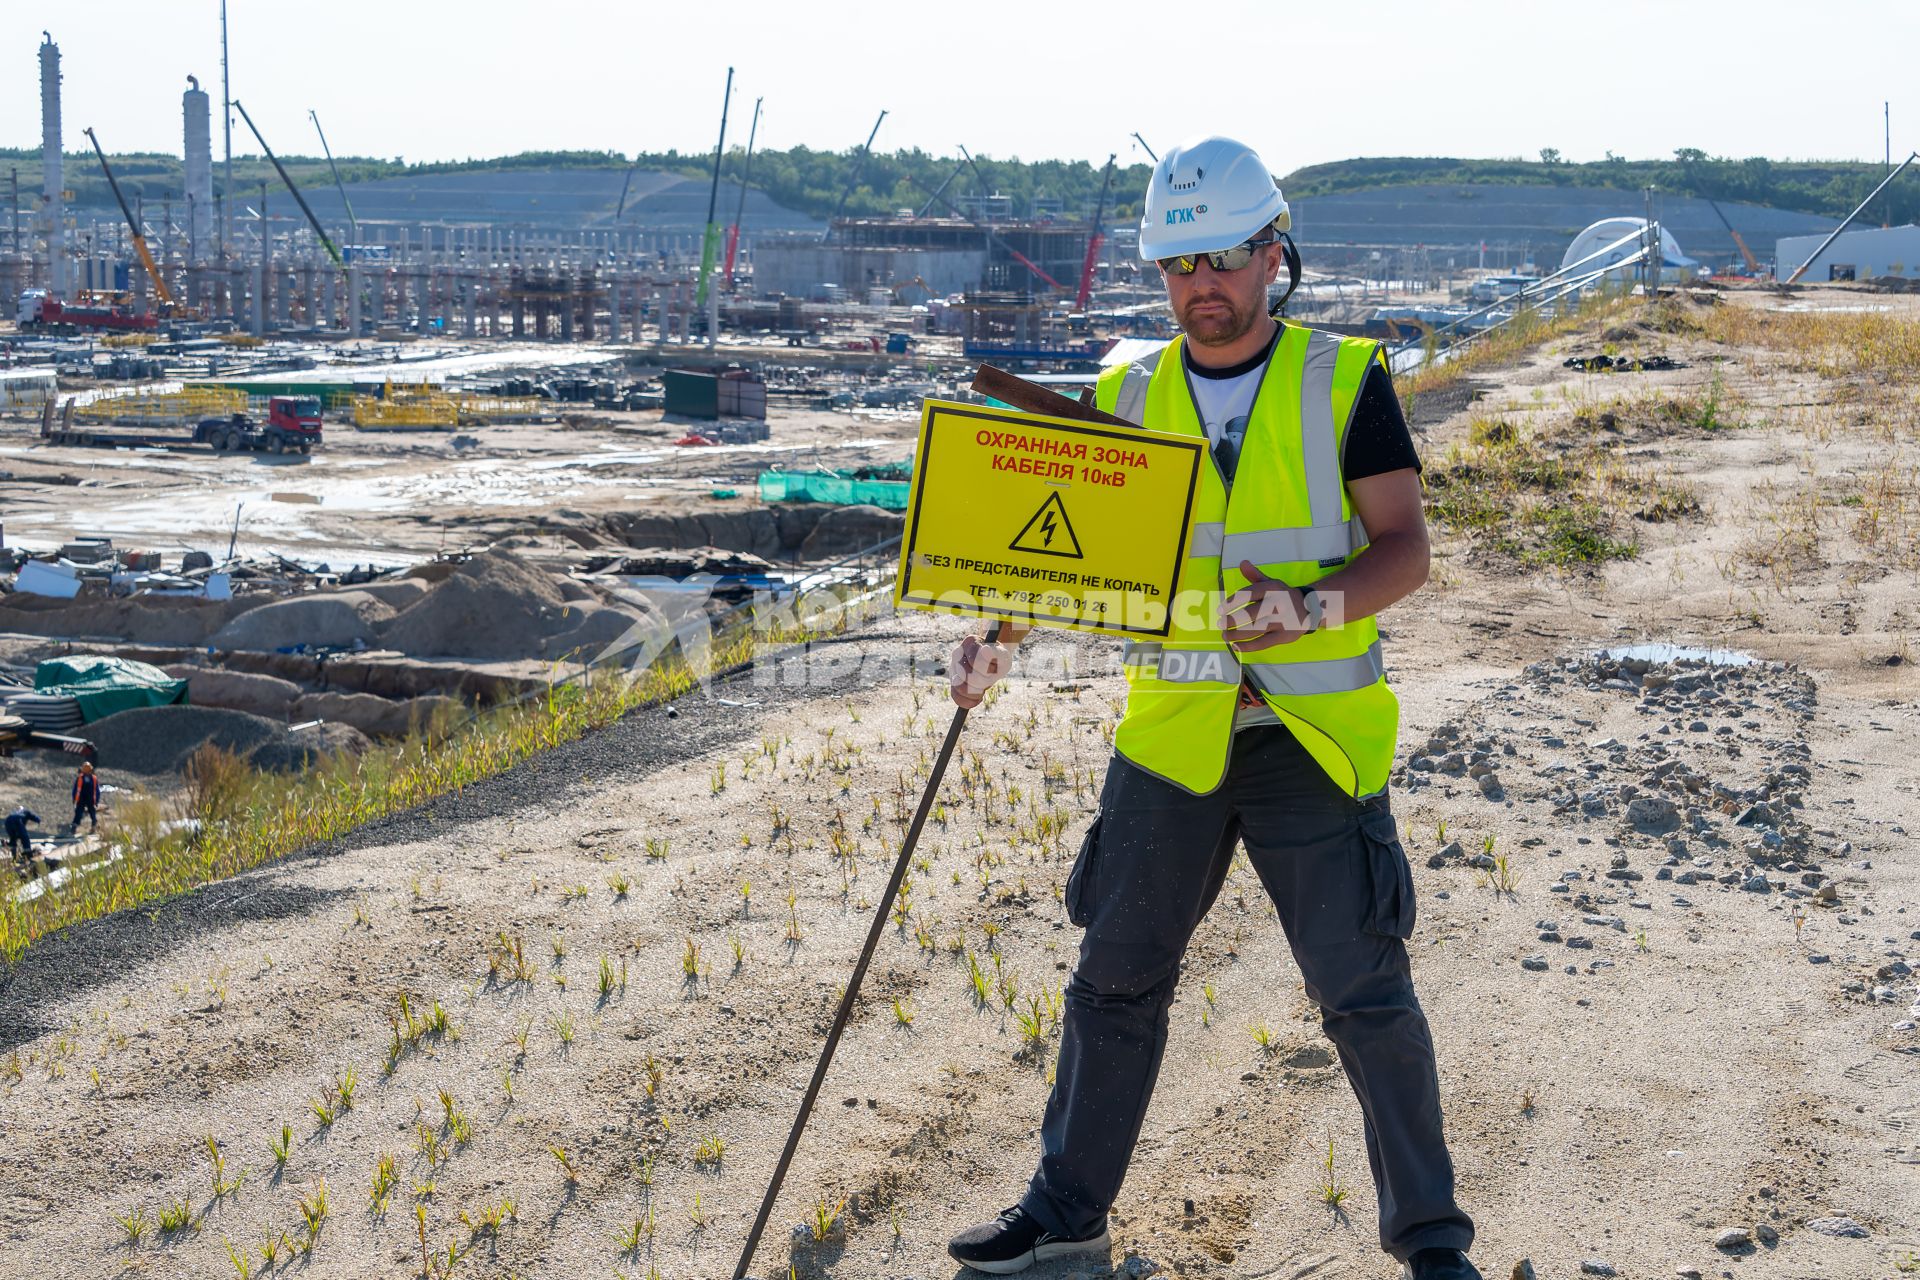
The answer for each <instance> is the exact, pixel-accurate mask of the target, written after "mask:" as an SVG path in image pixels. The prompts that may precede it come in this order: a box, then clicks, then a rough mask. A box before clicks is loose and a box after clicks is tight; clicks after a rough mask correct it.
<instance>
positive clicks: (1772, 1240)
mask: <svg viewBox="0 0 1920 1280" xmlns="http://www.w3.org/2000/svg"><path fill="white" fill-rule="evenodd" d="M1753 1238H1754V1239H1755V1240H1758V1241H1759V1242H1760V1243H1761V1244H1766V1245H1774V1244H1779V1243H1780V1233H1779V1232H1778V1231H1776V1230H1774V1226H1773V1224H1772V1223H1771V1222H1757V1223H1755V1224H1754V1227H1753Z"/></svg>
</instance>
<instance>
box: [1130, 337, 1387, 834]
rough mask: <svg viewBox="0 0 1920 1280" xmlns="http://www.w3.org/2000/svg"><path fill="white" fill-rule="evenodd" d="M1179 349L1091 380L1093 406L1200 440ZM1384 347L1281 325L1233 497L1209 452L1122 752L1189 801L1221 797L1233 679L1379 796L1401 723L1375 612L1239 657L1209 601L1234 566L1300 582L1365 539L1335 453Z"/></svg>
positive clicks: (1135, 669) (1317, 754) (1228, 585)
mask: <svg viewBox="0 0 1920 1280" xmlns="http://www.w3.org/2000/svg"><path fill="white" fill-rule="evenodd" d="M1182 341H1183V339H1180V338H1176V339H1174V341H1173V342H1172V343H1170V344H1168V345H1167V346H1166V347H1163V348H1162V349H1161V350H1160V351H1158V352H1156V353H1155V354H1154V355H1152V356H1149V357H1147V358H1146V359H1144V360H1138V361H1134V362H1132V363H1129V364H1122V365H1116V366H1114V367H1113V368H1112V369H1109V370H1108V371H1107V372H1106V373H1104V374H1102V375H1101V378H1100V383H1099V387H1098V389H1097V392H1096V401H1095V402H1096V403H1097V404H1098V405H1099V407H1100V408H1102V409H1104V410H1106V411H1107V412H1109V413H1112V414H1115V415H1117V416H1119V417H1121V418H1125V419H1126V420H1127V421H1129V422H1133V423H1137V424H1139V425H1140V426H1142V427H1144V428H1146V429H1148V430H1152V431H1166V432H1172V433H1175V434H1180V435H1191V436H1199V437H1201V438H1202V439H1204V438H1205V436H1206V428H1205V426H1204V425H1203V424H1202V422H1201V420H1200V414H1199V411H1198V410H1197V409H1196V408H1195V407H1194V400H1193V392H1192V389H1191V387H1190V386H1189V385H1188V381H1187V372H1186V362H1185V359H1184V357H1183V356H1182V352H1181V343H1182ZM1376 361H1378V362H1379V363H1380V364H1381V365H1382V366H1383V367H1384V365H1385V356H1384V355H1383V354H1382V352H1381V349H1380V344H1379V343H1377V342H1370V341H1366V340H1363V339H1358V338H1347V337H1342V336H1340V335H1338V334H1333V333H1322V332H1318V331H1316V330H1312V329H1304V328H1301V327H1299V326H1297V325H1291V324H1289V325H1286V326H1284V327H1283V328H1282V330H1281V333H1280V340H1279V341H1278V342H1276V343H1275V344H1274V347H1273V353H1272V355H1271V356H1270V357H1269V358H1268V361H1267V367H1266V370H1265V371H1264V373H1263V374H1262V375H1261V382H1260V386H1259V389H1258V391H1257V392H1256V393H1255V395H1254V400H1253V408H1252V411H1251V413H1250V415H1249V419H1248V423H1247V430H1246V436H1245V439H1244V442H1243V443H1242V445H1241V450H1240V460H1239V464H1238V467H1237V469H1236V472H1235V477H1234V481H1233V485H1232V490H1231V494H1229V491H1228V487H1227V485H1226V484H1225V482H1224V481H1223V480H1222V478H1221V476H1220V472H1219V470H1218V468H1217V467H1216V466H1215V465H1214V463H1213V461H1212V457H1211V454H1210V453H1209V458H1208V461H1207V462H1206V463H1205V464H1204V465H1203V466H1202V467H1201V479H1200V489H1199V493H1198V495H1197V496H1196V498H1195V503H1194V511H1193V523H1192V534H1191V536H1190V541H1189V543H1188V546H1187V557H1186V560H1185V562H1184V565H1183V568H1182V570H1181V577H1180V591H1179V595H1178V598H1177V601H1176V607H1175V608H1174V610H1173V618H1172V626H1171V629H1170V631H1169V634H1168V635H1167V637H1166V639H1164V640H1162V641H1158V642H1151V643H1132V642H1130V643H1129V644H1128V646H1127V655H1126V672H1127V711H1126V715H1125V716H1124V717H1122V719H1121V721H1120V727H1119V729H1118V730H1116V732H1115V734H1114V746H1115V747H1116V748H1117V749H1118V750H1119V752H1120V754H1121V755H1123V756H1125V757H1126V758H1127V759H1128V760H1130V761H1132V762H1133V763H1134V764H1136V765H1138V766H1140V767H1141V768H1142V769H1145V770H1147V771H1148V772H1150V773H1153V774H1157V775H1158V776H1160V777H1162V778H1164V779H1166V780H1167V781H1169V782H1172V783H1173V784H1175V785H1176V786H1179V787H1181V788H1184V789H1185V790H1187V791H1190V792H1193V793H1195V794H1197V795H1205V794H1206V793H1208V792H1210V791H1212V790H1214V789H1215V788H1217V787H1218V786H1219V785H1220V783H1221V781H1222V780H1223V779H1224V778H1225V776H1226V770H1227V760H1228V757H1229V754H1230V752H1231V749H1232V739H1233V719H1234V710H1235V708H1236V706H1237V705H1238V703H1239V696H1240V694H1239V690H1240V686H1241V681H1242V678H1243V676H1244V677H1246V678H1248V679H1249V680H1250V682H1251V683H1252V685H1253V686H1254V687H1255V688H1256V689H1257V690H1258V691H1259V693H1260V696H1261V697H1262V698H1263V699H1264V700H1265V701H1266V704H1267V705H1268V706H1269V707H1271V708H1273V711H1274V713H1275V714H1276V715H1277V716H1278V717H1279V718H1280V721H1281V723H1282V724H1284V725H1285V726H1286V727H1287V728H1288V729H1290V730H1291V731H1292V732H1293V734H1294V736H1295V737H1297V738H1298V739H1299V740H1300V742H1301V745H1303V746H1304V747H1305V748H1306V749H1307V751H1308V752H1309V753H1310V754H1311V755H1312V756H1313V758H1314V759H1315V760H1316V761H1318V762H1319V764H1320V767H1321V768H1323V769H1325V770H1326V772H1327V775H1328V776H1329V777H1331V778H1332V779H1333V780H1334V782H1335V783H1336V784H1338V785H1339V786H1340V788H1341V789H1342V790H1344V791H1346V793H1347V794H1348V795H1351V796H1353V797H1354V798H1355V799H1366V798H1368V797H1370V796H1373V795H1377V794H1379V793H1380V792H1382V791H1384V790H1385V789H1386V785H1387V774H1388V772H1389V771H1390V770H1391V769H1392V767H1393V752H1394V745H1395V741H1396V739H1397V736H1398V734H1399V729H1400V702H1399V699H1398V698H1396V697H1395V696H1394V694H1393V691H1392V690H1391V689H1389V688H1388V687H1387V682H1386V676H1385V668H1384V666H1383V664H1382V662H1381V657H1380V634H1379V629H1378V628H1377V627H1376V626H1375V625H1374V620H1373V619H1372V618H1370V617H1369V618H1361V619H1357V620H1354V621H1343V622H1342V623H1341V624H1340V625H1337V626H1327V627H1324V628H1322V629H1320V630H1316V631H1313V632H1310V633H1308V634H1307V635H1304V636H1301V637H1300V638H1299V639H1297V640H1295V641H1293V642H1292V643H1291V644H1282V645H1275V646H1273V647H1272V648H1269V649H1262V650H1259V651H1257V652H1254V653H1245V654H1243V653H1238V652H1236V651H1235V650H1233V649H1231V648H1229V647H1228V645H1227V643H1226V641H1225V640H1224V639H1223V638H1222V636H1221V632H1220V627H1219V624H1218V617H1217V613H1216V607H1217V605H1218V603H1219V600H1220V599H1221V597H1222V594H1223V593H1231V592H1234V591H1238V590H1240V589H1241V588H1243V587H1245V586H1246V585H1247V582H1248V579H1247V577H1246V576H1245V575H1244V574H1243V573H1242V572H1241V571H1240V562H1241V561H1243V560H1247V561H1251V562H1253V564H1255V565H1256V566H1258V567H1259V569H1260V571H1261V572H1262V573H1263V574H1265V575H1266V576H1268V577H1270V578H1277V579H1279V580H1280V581H1283V582H1285V583H1286V584H1287V585H1288V586H1292V587H1305V586H1309V585H1311V584H1312V583H1314V582H1317V581H1319V580H1320V579H1321V578H1324V577H1326V576H1327V575H1328V574H1330V573H1335V572H1337V571H1339V570H1340V569H1342V568H1344V567H1345V566H1346V565H1347V564H1348V563H1349V562H1351V561H1352V559H1353V557H1354V556H1355V555H1357V554H1358V553H1359V552H1360V551H1361V550H1362V549H1364V548H1365V546H1366V544H1367V533H1366V529H1365V528H1364V527H1363V526H1362V524H1361V521H1360V519H1359V517H1358V516H1356V515H1355V514H1354V511H1353V505H1352V501H1351V499H1350V498H1349V497H1348V494H1347V487H1346V483H1345V481H1344V480H1343V478H1342V475H1341V464H1340V459H1341V456H1342V453H1343V451H1344V445H1345V443H1346V432H1347V427H1348V425H1349V423H1350V421H1351V419H1352V416H1353V409H1354V406H1355V404H1357V403H1358V401H1359V398H1360V388H1361V385H1362V384H1363V383H1364V382H1365V381H1366V376H1367V370H1368V369H1369V368H1370V367H1372V365H1373V364H1374V363H1375V362H1376Z"/></svg>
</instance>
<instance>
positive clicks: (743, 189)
mask: <svg viewBox="0 0 1920 1280" xmlns="http://www.w3.org/2000/svg"><path fill="white" fill-rule="evenodd" d="M765 101H766V99H765V98H755V99H754V100H753V123H752V124H751V125H750V126H748V128H747V163H746V166H745V167H744V168H742V169H741V171H740V203H739V204H737V205H735V206H734V210H733V228H732V230H730V231H728V232H727V292H728V293H732V292H733V255H734V253H735V252H737V251H738V250H739V248H740V220H741V219H742V218H744V217H746V215H747V179H748V178H751V177H752V176H753V140H754V139H755V138H757V137H759V136H760V104H761V103H762V102H765Z"/></svg>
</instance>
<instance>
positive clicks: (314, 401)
mask: <svg viewBox="0 0 1920 1280" xmlns="http://www.w3.org/2000/svg"><path fill="white" fill-rule="evenodd" d="M52 418H53V414H52V412H51V407H49V411H48V412H47V414H46V417H45V418H43V419H42V422H41V427H40V434H41V437H42V438H43V439H45V440H46V441H47V442H48V443H49V444H60V445H100V446H104V447H107V448H116V447H118V448H130V449H141V448H149V449H151V448H177V447H179V446H181V445H196V444H198V445H206V446H208V447H209V448H212V449H217V450H220V451H222V452H225V453H312V452H313V450H314V446H316V445H318V444H319V443H320V399H319V397H317V396H274V397H272V398H271V399H269V400H268V401H267V416H266V420H265V421H262V420H260V419H259V418H256V417H253V416H251V415H249V414H245V413H235V414H229V415H226V416H223V417H218V418H202V419H200V421H198V422H195V423H191V424H186V423H183V424H181V425H179V426H124V425H116V424H111V423H104V424H95V423H86V422H81V423H76V422H75V421H74V420H73V402H72V401H68V402H67V406H66V408H65V410H64V411H63V412H62V414H61V415H60V419H59V421H57V422H55V421H52V420H51V419H52Z"/></svg>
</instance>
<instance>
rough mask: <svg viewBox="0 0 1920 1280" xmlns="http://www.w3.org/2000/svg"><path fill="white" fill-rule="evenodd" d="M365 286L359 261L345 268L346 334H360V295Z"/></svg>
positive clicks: (356, 335)
mask: <svg viewBox="0 0 1920 1280" xmlns="http://www.w3.org/2000/svg"><path fill="white" fill-rule="evenodd" d="M365 288H366V281H365V280H364V279H363V278H362V272H361V268H360V264H359V263H357V262H356V263H354V264H353V265H352V266H350V267H348V268H347V336H348V337H351V338H357V337H359V336H360V295H361V293H362V292H363V291H364V290H365Z"/></svg>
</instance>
